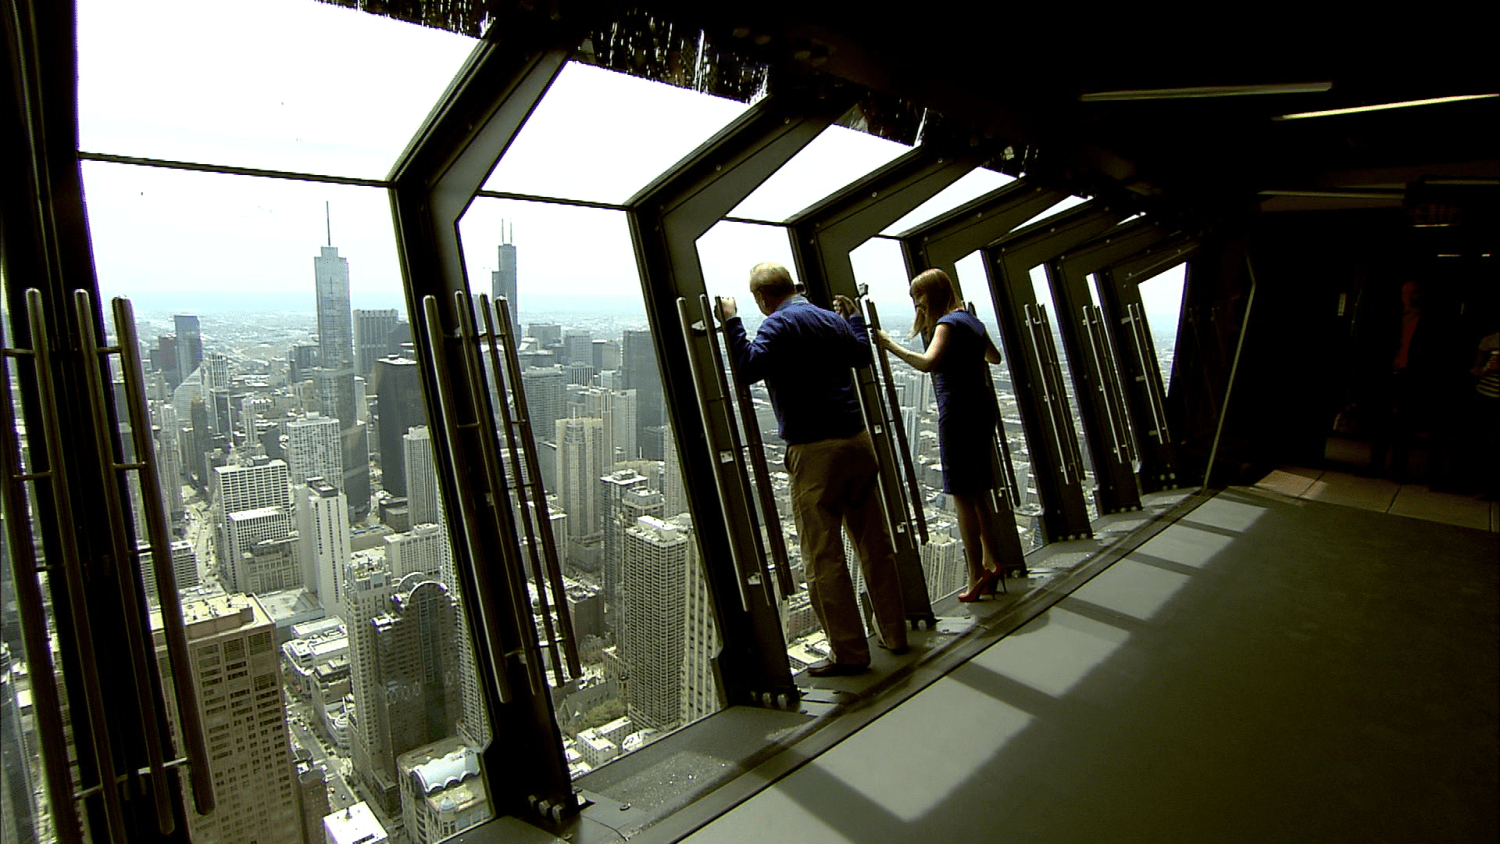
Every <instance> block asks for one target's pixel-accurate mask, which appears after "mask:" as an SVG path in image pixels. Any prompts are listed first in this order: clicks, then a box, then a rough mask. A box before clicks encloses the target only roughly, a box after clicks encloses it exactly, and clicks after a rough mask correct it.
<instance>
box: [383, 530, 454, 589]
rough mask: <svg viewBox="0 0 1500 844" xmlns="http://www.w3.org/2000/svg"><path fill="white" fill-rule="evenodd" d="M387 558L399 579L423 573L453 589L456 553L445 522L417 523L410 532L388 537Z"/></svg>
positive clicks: (392, 570) (386, 545)
mask: <svg viewBox="0 0 1500 844" xmlns="http://www.w3.org/2000/svg"><path fill="white" fill-rule="evenodd" d="M384 541H385V561H386V563H387V564H388V565H389V566H390V568H391V575H392V576H393V577H395V578H396V579H397V580H399V579H401V578H403V577H406V576H407V575H408V574H411V573H413V572H421V573H422V574H425V575H427V576H428V577H430V578H434V579H436V580H438V581H439V582H441V583H442V584H443V585H444V586H447V587H448V588H449V589H453V588H455V587H454V584H453V555H452V553H451V552H450V551H449V550H448V531H447V529H446V528H444V527H443V526H442V525H441V524H420V525H414V526H413V527H412V529H411V530H410V531H408V532H406V533H396V534H391V535H390V536H387V537H385V539H384Z"/></svg>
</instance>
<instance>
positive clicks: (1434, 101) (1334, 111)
mask: <svg viewBox="0 0 1500 844" xmlns="http://www.w3.org/2000/svg"><path fill="white" fill-rule="evenodd" d="M1494 97H1500V94H1464V95H1462V96H1456V97H1433V98H1431V99H1427V100H1406V101H1404V102H1399V103H1378V104H1376V105H1367V106H1353V107H1351V108H1331V109H1328V110H1327V111H1303V112H1299V113H1297V114H1279V115H1277V116H1275V117H1273V118H1271V119H1272V120H1301V119H1302V118H1304V117H1335V116H1337V115H1340V114H1362V113H1364V112H1367V111H1385V110H1386V109H1392V108H1412V107H1413V106H1425V105H1438V104H1439V103H1461V102H1463V101H1464V100H1487V99H1491V98H1494Z"/></svg>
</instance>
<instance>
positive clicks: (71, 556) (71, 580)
mask: <svg viewBox="0 0 1500 844" xmlns="http://www.w3.org/2000/svg"><path fill="white" fill-rule="evenodd" d="M42 311H43V308H42V294H41V291H39V290H28V291H26V315H27V318H28V320H29V323H30V326H31V342H32V351H33V353H34V354H35V360H36V375H37V378H36V380H37V392H38V394H39V397H40V399H41V407H40V408H39V410H40V411H41V414H42V416H43V417H44V418H45V424H44V425H43V430H42V436H43V442H44V444H45V447H46V453H47V465H48V467H49V468H50V474H51V481H52V492H53V499H54V506H55V508H56V510H57V521H58V527H59V530H58V537H59V539H60V542H59V545H61V551H62V560H61V561H59V565H60V567H61V568H62V571H63V581H64V583H65V584H66V588H67V592H68V603H69V604H71V605H72V607H73V612H72V613H70V616H71V621H72V628H73V636H74V638H75V640H76V642H77V645H78V661H79V664H80V665H83V666H84V667H85V668H86V669H88V668H92V666H94V665H96V664H97V663H98V655H97V654H96V652H95V650H94V631H93V628H92V627H91V626H90V625H89V622H88V618H87V617H86V616H85V612H86V608H87V606H88V597H87V593H86V590H85V588H84V585H83V560H82V557H81V556H80V554H79V551H78V537H77V535H76V534H75V533H74V530H75V527H74V526H75V525H77V524H78V522H77V521H75V520H74V518H73V504H72V498H71V492H70V491H69V489H68V476H67V473H66V472H65V471H63V468H62V467H63V443H62V438H61V435H60V434H59V433H58V429H59V428H60V427H61V419H60V417H59V415H58V407H57V389H56V385H55V384H54V383H53V373H52V360H51V353H50V352H49V347H50V345H51V340H50V339H49V337H48V332H47V321H46V317H45V315H44V314H43V312H42ZM80 673H81V676H79V677H77V678H75V679H76V680H77V682H78V684H79V685H80V686H82V688H83V696H84V707H85V708H86V710H87V713H88V733H89V735H90V737H91V738H92V739H93V741H92V742H91V743H92V744H93V752H94V761H95V764H96V765H97V766H98V769H99V786H98V791H99V794H100V797H101V798H102V799H103V801H104V817H105V823H106V824H107V826H108V829H107V831H106V834H107V835H108V836H109V840H110V841H111V842H112V843H113V844H126V841H127V838H126V835H125V815H124V809H123V808H122V807H121V805H120V792H119V787H118V779H117V771H116V768H115V760H114V755H113V748H112V742H111V741H110V738H109V725H108V721H107V720H106V718H105V714H104V692H103V689H102V688H101V687H100V684H99V675H98V674H97V673H95V672H94V671H92V670H85V671H82V672H80ZM64 758H65V759H66V757H64ZM88 791H89V789H83V791H82V792H78V793H75V794H74V799H81V797H82V796H83V794H84V793H87V792H88Z"/></svg>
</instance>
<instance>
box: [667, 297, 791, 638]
mask: <svg viewBox="0 0 1500 844" xmlns="http://www.w3.org/2000/svg"><path fill="white" fill-rule="evenodd" d="M677 319H678V322H679V323H680V324H681V325H682V342H683V344H684V345H685V346H686V347H687V348H688V349H691V348H692V346H693V320H692V317H691V316H690V315H689V314H688V304H687V299H686V298H684V297H682V296H678V297H677ZM705 328H706V330H710V331H711V330H712V329H711V328H707V326H705ZM687 359H688V368H689V369H690V370H691V371H692V375H693V396H694V397H695V398H696V399H697V400H698V412H699V413H701V414H702V415H703V418H704V420H705V421H706V420H707V419H708V417H709V415H710V407H709V403H710V401H711V399H710V398H709V396H708V395H707V394H706V393H704V391H703V383H704V382H703V377H704V376H703V371H702V367H700V366H699V364H698V361H697V358H696V357H694V356H693V355H692V354H691V353H689V354H688V356H687ZM714 383H715V384H718V380H717V379H715V382H714ZM719 400H720V401H724V398H723V395H722V393H721V394H720V398H719ZM730 427H731V428H733V427H734V426H733V425H731V426H730ZM704 442H705V444H706V445H707V446H708V449H709V453H710V455H711V456H712V458H713V462H714V473H713V474H714V487H715V488H716V489H717V491H718V493H719V500H720V501H728V500H729V495H728V490H726V489H725V488H724V470H723V465H722V464H724V463H729V462H733V460H734V453H733V452H732V451H729V452H726V451H721V450H719V449H718V448H716V447H715V445H714V443H713V441H712V438H711V437H705V438H704ZM729 558H730V560H731V561H732V562H733V563H734V571H735V578H734V586H735V589H736V590H737V591H738V592H739V595H740V608H741V609H742V610H744V611H745V612H749V611H750V596H748V595H746V594H745V561H744V560H743V559H741V553H740V548H739V543H737V542H735V541H733V539H732V538H731V541H730V543H729ZM762 591H763V593H764V594H765V595H767V602H768V603H769V600H770V599H769V595H770V590H769V589H766V590H762Z"/></svg>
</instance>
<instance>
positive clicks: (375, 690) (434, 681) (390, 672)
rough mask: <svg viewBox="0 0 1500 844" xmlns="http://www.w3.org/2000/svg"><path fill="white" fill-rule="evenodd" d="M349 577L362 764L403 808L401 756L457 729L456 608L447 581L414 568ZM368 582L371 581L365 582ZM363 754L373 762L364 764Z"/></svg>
mask: <svg viewBox="0 0 1500 844" xmlns="http://www.w3.org/2000/svg"><path fill="white" fill-rule="evenodd" d="M374 574H375V573H374V572H367V573H366V574H365V577H366V580H365V582H364V583H361V582H360V577H359V575H358V574H356V575H355V577H353V578H351V581H350V584H349V589H350V592H349V594H350V611H349V612H350V616H351V618H350V627H349V631H350V633H349V637H350V641H349V647H350V650H351V652H352V658H351V678H350V679H351V686H352V687H353V688H354V691H355V713H356V718H357V720H358V724H359V729H358V730H357V731H356V740H357V741H358V742H362V743H364V747H363V749H362V750H361V751H359V752H357V754H356V767H357V768H359V770H360V774H361V775H362V776H363V777H365V779H366V784H367V785H368V786H369V788H370V791H371V792H372V793H373V794H374V795H375V796H376V797H377V799H378V800H379V801H380V803H381V804H382V807H383V808H384V809H385V810H386V811H387V812H388V813H394V812H396V811H398V809H399V804H400V797H399V793H398V783H397V773H396V759H397V757H399V756H400V755H401V754H403V753H406V752H408V751H410V750H414V749H416V748H418V747H421V746H422V745H424V744H429V743H431V742H434V741H437V740H438V739H441V738H446V737H449V736H453V735H455V734H456V732H457V726H458V721H459V717H460V715H461V713H462V711H463V703H462V695H461V690H460V688H459V672H458V664H457V660H458V630H459V627H458V617H457V608H456V605H455V603H454V601H453V599H452V598H451V597H450V596H449V593H448V589H447V587H445V586H443V585H442V584H441V583H438V582H437V581H436V580H433V579H431V578H430V577H428V576H427V575H425V574H421V573H413V574H409V575H407V576H406V577H405V578H403V579H401V580H400V581H399V582H396V583H394V584H393V585H392V584H391V580H390V579H389V576H388V575H387V574H386V573H385V572H381V573H380V574H381V575H384V576H383V577H379V578H377V577H374ZM365 584H368V586H366V585H365ZM360 756H363V757H364V759H365V760H366V764H367V767H360V765H359V761H358V760H359V757H360Z"/></svg>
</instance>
